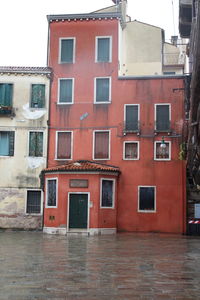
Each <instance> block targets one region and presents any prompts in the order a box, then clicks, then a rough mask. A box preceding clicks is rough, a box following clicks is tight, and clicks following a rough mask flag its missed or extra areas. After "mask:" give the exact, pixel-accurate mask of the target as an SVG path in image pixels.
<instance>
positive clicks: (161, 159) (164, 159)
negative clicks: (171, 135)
mask: <svg viewBox="0 0 200 300" xmlns="http://www.w3.org/2000/svg"><path fill="white" fill-rule="evenodd" d="M161 143H162V142H161V141H155V142H154V160H158V161H170V160H171V141H165V143H166V144H169V158H156V145H157V144H161Z"/></svg>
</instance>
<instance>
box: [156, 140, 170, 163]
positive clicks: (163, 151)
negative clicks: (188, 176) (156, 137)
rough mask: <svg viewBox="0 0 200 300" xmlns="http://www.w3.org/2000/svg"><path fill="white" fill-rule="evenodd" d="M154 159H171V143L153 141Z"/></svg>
mask: <svg viewBox="0 0 200 300" xmlns="http://www.w3.org/2000/svg"><path fill="white" fill-rule="evenodd" d="M154 159H155V160H171V143H170V142H166V141H165V142H164V144H163V143H162V142H157V141H156V142H155V143H154Z"/></svg>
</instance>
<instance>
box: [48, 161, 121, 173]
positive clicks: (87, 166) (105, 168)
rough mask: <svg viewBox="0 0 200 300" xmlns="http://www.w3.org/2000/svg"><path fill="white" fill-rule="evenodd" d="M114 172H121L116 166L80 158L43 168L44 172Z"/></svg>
mask: <svg viewBox="0 0 200 300" xmlns="http://www.w3.org/2000/svg"><path fill="white" fill-rule="evenodd" d="M83 171H85V172H114V173H120V169H119V168H118V167H115V166H111V165H106V164H102V163H98V162H94V161H88V160H78V161H72V162H69V163H67V164H65V165H60V166H56V167H50V168H46V169H44V170H43V172H44V173H48V172H83Z"/></svg>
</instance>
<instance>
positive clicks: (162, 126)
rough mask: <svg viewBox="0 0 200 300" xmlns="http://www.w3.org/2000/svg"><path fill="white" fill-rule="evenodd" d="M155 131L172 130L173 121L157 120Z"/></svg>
mask: <svg viewBox="0 0 200 300" xmlns="http://www.w3.org/2000/svg"><path fill="white" fill-rule="evenodd" d="M155 132H171V122H170V121H163V122H161V121H159V122H158V121H156V122H155Z"/></svg>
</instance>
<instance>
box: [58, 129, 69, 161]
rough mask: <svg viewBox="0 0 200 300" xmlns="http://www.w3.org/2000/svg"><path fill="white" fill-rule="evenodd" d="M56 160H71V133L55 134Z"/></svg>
mask: <svg viewBox="0 0 200 300" xmlns="http://www.w3.org/2000/svg"><path fill="white" fill-rule="evenodd" d="M56 158H57V159H72V132H69V131H68V132H63V131H62V132H57V157H56Z"/></svg>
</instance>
